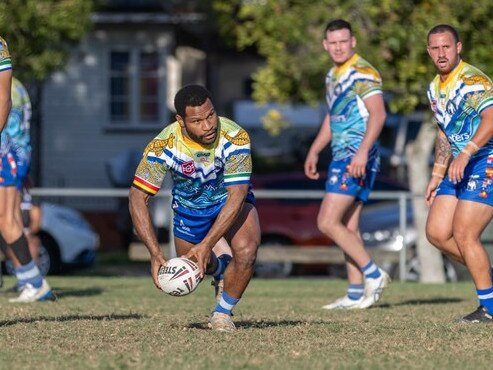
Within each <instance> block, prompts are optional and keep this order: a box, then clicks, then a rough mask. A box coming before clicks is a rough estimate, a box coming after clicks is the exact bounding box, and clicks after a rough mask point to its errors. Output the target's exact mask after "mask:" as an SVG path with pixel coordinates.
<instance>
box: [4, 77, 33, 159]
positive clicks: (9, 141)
mask: <svg viewBox="0 0 493 370" xmlns="http://www.w3.org/2000/svg"><path fill="white" fill-rule="evenodd" d="M11 93H12V108H11V109H10V114H9V117H8V120H7V124H6V125H5V128H4V129H3V131H2V136H1V137H2V144H1V147H0V154H1V155H5V154H6V153H7V152H9V151H13V152H15V153H16V154H17V157H18V159H19V160H20V161H29V159H30V156H31V136H30V120H31V100H30V99H29V94H28V93H27V90H26V88H25V87H24V85H22V83H21V82H20V81H19V80H18V79H16V78H15V77H13V78H12V92H11Z"/></svg>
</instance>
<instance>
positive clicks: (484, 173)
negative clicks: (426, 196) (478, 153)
mask: <svg viewBox="0 0 493 370" xmlns="http://www.w3.org/2000/svg"><path fill="white" fill-rule="evenodd" d="M492 185H493V154H491V155H489V156H482V157H477V158H476V157H473V158H471V161H470V162H469V163H468V164H467V166H466V168H465V170H464V178H463V179H462V181H461V182H459V183H458V184H454V183H453V182H452V181H450V179H449V178H448V176H445V178H444V179H443V181H442V182H441V183H440V185H438V188H437V196H440V195H452V196H454V197H456V198H457V199H460V200H470V201H473V202H478V203H485V204H488V205H490V206H493V186H492Z"/></svg>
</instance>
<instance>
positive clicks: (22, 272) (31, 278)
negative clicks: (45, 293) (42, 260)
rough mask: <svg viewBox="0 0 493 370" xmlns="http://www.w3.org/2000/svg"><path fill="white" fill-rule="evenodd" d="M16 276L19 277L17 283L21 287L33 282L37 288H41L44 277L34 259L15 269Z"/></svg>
mask: <svg viewBox="0 0 493 370" xmlns="http://www.w3.org/2000/svg"><path fill="white" fill-rule="evenodd" d="M15 276H16V277H17V284H18V285H19V288H22V287H23V286H25V285H26V284H27V283H29V284H31V285H32V286H33V287H35V288H40V287H41V285H42V284H43V277H42V276H41V273H40V272H39V269H38V266H36V264H35V263H34V261H33V260H31V262H29V263H28V264H27V265H22V266H20V267H18V268H16V269H15Z"/></svg>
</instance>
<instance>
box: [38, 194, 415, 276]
mask: <svg viewBox="0 0 493 370" xmlns="http://www.w3.org/2000/svg"><path fill="white" fill-rule="evenodd" d="M31 193H32V195H34V196H38V197H41V198H42V197H92V198H96V197H102V198H108V197H111V198H118V197H120V198H122V197H127V196H128V189H88V188H70V189H64V188H33V189H32V190H31ZM324 194H325V193H324V192H323V191H306V190H255V197H256V198H259V199H261V198H270V199H322V197H323V196H324ZM157 196H158V197H165V198H170V197H171V192H170V191H169V190H168V191H165V190H163V191H161V192H160V193H159V194H158V195H157ZM412 196H413V195H412V194H411V193H409V192H404V191H374V192H372V193H371V195H370V199H375V200H392V201H397V202H398V204H399V235H398V237H397V241H398V242H399V243H400V248H397V250H398V254H399V258H398V262H399V279H400V280H401V281H404V280H405V274H406V270H407V266H406V260H407V255H408V253H407V252H408V251H407V245H406V243H405V236H406V235H407V207H408V205H407V201H408V199H410V198H412ZM172 230H173V228H172V227H169V231H170V238H169V240H170V243H169V244H168V245H166V246H163V247H164V249H165V250H164V252H165V254H166V255H167V256H174V255H175V251H174V244H173V242H172V241H173V237H172V232H173V231H172ZM134 247H136V248H140V249H141V251H140V252H139V250H133V251H130V253H133V256H134V257H135V258H136V259H142V258H148V254H147V253H146V250H145V247H144V246H143V245H137V246H134ZM263 247H265V246H261V248H260V249H259V254H258V260H260V261H264V262H267V261H275V262H279V261H289V262H298V263H301V262H302V263H321V262H322V263H331V262H334V263H335V262H337V263H339V262H341V258H342V252H340V250H339V249H336V248H327V246H311V247H304V248H292V246H289V247H288V246H278V245H276V246H270V248H263ZM142 250H143V252H144V254H142ZM383 253H384V254H387V255H388V254H389V253H391V252H383ZM395 253H396V252H394V254H395Z"/></svg>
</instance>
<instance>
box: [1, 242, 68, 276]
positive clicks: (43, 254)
mask: <svg viewBox="0 0 493 370" xmlns="http://www.w3.org/2000/svg"><path fill="white" fill-rule="evenodd" d="M39 237H40V239H41V244H40V246H39V255H38V261H37V265H38V268H39V272H41V275H43V276H46V275H53V274H57V273H59V272H60V270H61V264H60V252H59V249H58V244H57V243H56V242H55V240H54V239H53V238H52V237H51V236H50V235H49V234H47V233H43V232H41V233H40V235H39ZM5 270H6V272H7V274H9V275H12V276H13V275H15V268H14V265H13V263H12V261H10V260H7V261H5Z"/></svg>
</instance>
